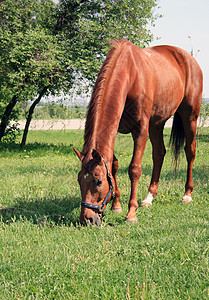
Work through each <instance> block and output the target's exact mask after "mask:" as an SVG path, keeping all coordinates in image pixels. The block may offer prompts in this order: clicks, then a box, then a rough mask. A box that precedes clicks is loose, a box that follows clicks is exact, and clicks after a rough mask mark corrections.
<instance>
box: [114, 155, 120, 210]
mask: <svg viewBox="0 0 209 300" xmlns="http://www.w3.org/2000/svg"><path fill="white" fill-rule="evenodd" d="M117 172H118V160H117V158H116V157H115V155H114V156H113V163H112V175H113V178H114V180H115V191H114V192H115V197H114V198H113V202H112V207H111V210H112V211H113V212H114V213H116V214H120V213H121V212H122V208H121V205H120V202H119V198H120V191H119V188H118V185H117Z"/></svg>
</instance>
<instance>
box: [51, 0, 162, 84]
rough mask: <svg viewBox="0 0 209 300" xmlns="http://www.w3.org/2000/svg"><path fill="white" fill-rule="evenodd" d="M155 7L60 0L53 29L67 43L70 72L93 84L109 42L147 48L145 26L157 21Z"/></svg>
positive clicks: (131, 1)
mask: <svg viewBox="0 0 209 300" xmlns="http://www.w3.org/2000/svg"><path fill="white" fill-rule="evenodd" d="M156 5H157V0H148V1H147V0H146V1H138V0H122V1H117V0H114V1H112V0H105V1H101V0H100V1H89V0H79V1H77V0H74V1H71V0H70V1H69V0H61V1H60V2H59V6H58V16H59V17H58V23H57V28H56V29H57V30H58V32H59V31H60V32H61V37H63V35H64V37H65V38H66V40H67V41H68V45H66V47H68V48H69V52H70V53H71V55H72V57H71V58H72V65H73V68H74V70H76V71H80V72H81V75H82V76H84V77H86V78H88V79H90V80H92V79H93V81H94V79H95V75H96V74H97V73H98V70H99V69H100V67H101V63H102V61H103V60H104V57H105V55H106V54H107V51H108V48H109V47H108V41H109V40H111V39H114V38H117V39H121V38H126V39H129V40H130V41H132V42H134V43H135V44H136V45H138V46H141V47H143V46H145V45H148V44H149V42H150V41H151V40H152V34H151V32H150V31H149V30H148V29H147V24H148V23H152V24H154V21H155V19H156V18H157V17H159V16H158V15H156V14H155V12H154V8H155V7H156Z"/></svg>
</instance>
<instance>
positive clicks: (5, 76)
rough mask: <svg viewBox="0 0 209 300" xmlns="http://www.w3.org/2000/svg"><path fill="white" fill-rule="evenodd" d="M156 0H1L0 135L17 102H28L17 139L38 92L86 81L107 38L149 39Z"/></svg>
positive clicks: (102, 55) (139, 42)
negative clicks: (56, 0)
mask: <svg viewBox="0 0 209 300" xmlns="http://www.w3.org/2000/svg"><path fill="white" fill-rule="evenodd" d="M157 2H158V1H157V0H146V1H141V0H140V1H139V0H138V1H137V0H120V1H118V0H102V1H100V0H98V1H93V0H88V1H87V0H60V1H59V2H58V3H55V2H54V1H52V0H15V1H14V0H1V1H0V119H1V121H0V141H1V140H2V139H3V137H5V134H6V132H8V133H11V131H12V130H11V128H9V127H8V125H9V122H10V120H18V118H19V114H20V108H21V107H22V106H25V107H27V105H26V103H28V102H30V103H31V105H30V107H29V109H28V111H27V115H26V118H27V122H26V127H25V130H24V134H23V140H22V143H21V145H22V146H24V144H25V142H26V137H27V132H28V129H29V125H30V121H31V118H32V115H33V113H34V109H35V107H36V105H37V104H38V103H39V102H40V101H41V99H42V97H46V96H47V95H49V94H50V95H56V94H58V93H60V91H62V92H64V93H68V92H69V90H70V88H71V87H72V85H73V83H74V80H75V78H77V79H78V76H80V78H86V79H88V80H89V82H90V83H92V82H93V81H94V80H95V76H96V74H97V72H98V70H99V68H100V67H101V65H102V62H103V60H104V58H105V55H106V54H107V51H108V41H109V40H110V39H113V38H118V39H120V38H126V39H129V40H131V41H132V42H134V43H135V44H136V45H138V46H140V47H144V46H146V45H148V44H149V43H150V41H151V40H152V34H151V32H150V30H148V28H147V25H148V23H151V24H152V25H154V22H155V20H156V18H158V17H159V15H157V14H156V12H155V8H156V6H157Z"/></svg>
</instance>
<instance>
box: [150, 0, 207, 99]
mask: <svg viewBox="0 0 209 300" xmlns="http://www.w3.org/2000/svg"><path fill="white" fill-rule="evenodd" d="M158 4H159V8H158V9H157V10H156V12H157V13H159V14H162V15H163V17H162V18H160V19H158V20H157V21H156V22H155V24H156V26H155V27H154V28H153V27H152V29H151V31H152V33H153V34H154V40H153V42H152V43H151V44H150V46H154V45H173V46H178V47H180V48H183V49H185V50H186V51H188V52H191V50H192V49H193V52H194V57H195V58H196V60H197V62H198V63H199V65H200V67H201V69H202V71H203V96H204V97H205V98H209V0H199V1H197V0H159V1H158ZM189 36H190V38H189ZM158 38H160V39H158Z"/></svg>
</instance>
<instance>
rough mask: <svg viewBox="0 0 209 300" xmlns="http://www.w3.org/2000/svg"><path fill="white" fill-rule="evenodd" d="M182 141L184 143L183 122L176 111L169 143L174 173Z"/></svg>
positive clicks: (182, 144)
mask: <svg viewBox="0 0 209 300" xmlns="http://www.w3.org/2000/svg"><path fill="white" fill-rule="evenodd" d="M184 141H185V133H184V127H183V122H182V119H181V116H180V115H179V113H178V111H176V112H175V114H174V118H173V125H172V129H171V136H170V142H169V145H170V146H171V148H172V151H173V154H174V166H175V173H176V168H177V163H178V158H179V155H180V152H181V150H182V149H183V146H184Z"/></svg>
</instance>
